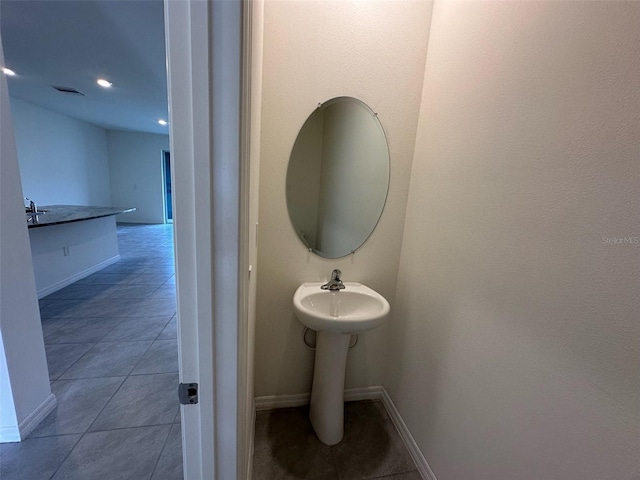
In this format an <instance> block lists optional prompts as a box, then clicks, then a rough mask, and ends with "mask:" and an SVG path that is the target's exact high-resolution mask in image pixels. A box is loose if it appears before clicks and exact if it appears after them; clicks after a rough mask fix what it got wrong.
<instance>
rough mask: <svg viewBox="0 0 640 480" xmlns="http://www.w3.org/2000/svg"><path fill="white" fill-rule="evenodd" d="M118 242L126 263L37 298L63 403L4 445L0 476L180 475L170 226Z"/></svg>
mask: <svg viewBox="0 0 640 480" xmlns="http://www.w3.org/2000/svg"><path fill="white" fill-rule="evenodd" d="M118 241H119V247H120V255H121V260H120V261H119V262H117V263H115V264H113V265H111V266H109V267H107V268H104V269H102V270H101V271H99V272H97V273H94V274H93V275H90V276H88V277H86V278H84V279H82V280H79V281H77V282H75V283H73V284H72V285H69V286H67V287H65V288H63V289H61V290H59V291H57V292H55V293H53V294H51V295H49V296H47V297H45V298H43V299H42V300H41V301H40V312H41V317H42V327H43V334H44V341H45V348H46V353H47V361H48V364H49V376H50V380H51V388H52V391H53V393H54V395H55V396H56V399H57V402H58V405H57V407H56V409H55V410H54V411H53V412H52V413H51V414H50V415H49V416H48V417H47V418H46V419H45V420H44V421H43V422H42V423H41V424H40V425H39V426H38V427H37V428H36V429H35V430H34V431H33V432H32V433H31V434H30V435H29V437H28V438H27V439H26V440H25V441H23V442H21V443H13V444H3V445H1V446H0V453H1V456H0V478H3V479H5V478H6V479H11V480H23V479H24V480H41V479H42V480H49V479H55V480H59V479H78V480H80V479H88V478H90V479H92V480H101V479H112V478H132V479H134V478H135V479H138V478H151V479H153V480H161V479H166V480H181V479H182V451H181V432H180V409H179V403H178V399H177V393H176V392H177V384H178V348H177V338H176V318H175V313H176V294H175V275H174V263H173V258H174V257H173V226H172V225H120V226H118Z"/></svg>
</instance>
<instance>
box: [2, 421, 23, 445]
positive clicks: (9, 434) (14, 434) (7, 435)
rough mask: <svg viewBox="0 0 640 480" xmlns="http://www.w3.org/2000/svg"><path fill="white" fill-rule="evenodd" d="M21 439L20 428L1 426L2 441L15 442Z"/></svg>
mask: <svg viewBox="0 0 640 480" xmlns="http://www.w3.org/2000/svg"><path fill="white" fill-rule="evenodd" d="M19 441H20V429H19V428H18V426H17V425H16V426H15V427H0V443H14V442H19Z"/></svg>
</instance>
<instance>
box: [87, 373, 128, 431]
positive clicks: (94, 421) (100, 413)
mask: <svg viewBox="0 0 640 480" xmlns="http://www.w3.org/2000/svg"><path fill="white" fill-rule="evenodd" d="M96 378H106V377H96ZM127 378H129V375H126V376H124V378H123V379H122V381H121V382H120V385H118V388H116V389H115V391H114V392H113V394H112V395H111V396H110V397H109V400H107V401H106V402H105V403H104V405H103V406H102V408H101V409H100V411H99V412H98V414H97V415H96V416H95V418H94V419H93V421H92V422H91V423H90V424H89V426H88V427H87V429H86V430H85V432H84V433H88V432H89V431H90V430H91V427H93V424H94V423H96V420H98V418H99V417H100V415H102V412H104V409H105V408H107V405H109V403H110V402H111V400H113V397H115V396H116V394H117V393H118V392H119V391H120V389H121V388H122V386H123V385H124V383H125V382H126V381H127Z"/></svg>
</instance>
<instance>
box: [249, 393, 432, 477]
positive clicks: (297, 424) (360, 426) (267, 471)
mask: <svg viewBox="0 0 640 480" xmlns="http://www.w3.org/2000/svg"><path fill="white" fill-rule="evenodd" d="M308 412H309V408H308V407H298V408H284V409H278V410H271V411H263V412H258V413H257V416H256V431H255V432H256V436H255V450H254V459H253V480H288V479H313V480H361V479H387V480H391V479H393V480H420V479H421V477H420V474H419V473H418V471H417V470H416V466H415V464H414V463H413V460H412V459H411V456H410V455H409V452H408V451H407V449H406V448H405V446H404V443H403V442H402V439H401V438H400V435H399V434H398V432H397V431H396V429H395V427H394V426H393V423H392V422H391V419H390V418H389V415H388V414H387V412H386V410H385V408H384V406H383V405H382V402H379V401H361V402H347V403H345V434H344V438H343V439H342V442H340V443H339V444H337V445H334V446H333V447H328V446H327V445H324V444H323V443H321V442H320V440H318V438H317V437H316V435H315V433H314V432H313V427H312V426H311V422H310V421H309V416H308Z"/></svg>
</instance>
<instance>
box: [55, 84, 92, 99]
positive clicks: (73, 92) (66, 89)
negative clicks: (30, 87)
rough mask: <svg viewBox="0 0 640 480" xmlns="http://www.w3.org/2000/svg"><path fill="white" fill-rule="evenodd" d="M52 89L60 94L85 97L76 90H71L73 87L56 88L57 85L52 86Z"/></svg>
mask: <svg viewBox="0 0 640 480" xmlns="http://www.w3.org/2000/svg"><path fill="white" fill-rule="evenodd" d="M52 87H53V88H55V89H56V90H57V91H59V92H60V93H66V94H67V95H80V96H82V97H84V96H85V95H84V93H82V92H79V91H78V90H76V89H75V88H71V87H56V86H55V85H52Z"/></svg>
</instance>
